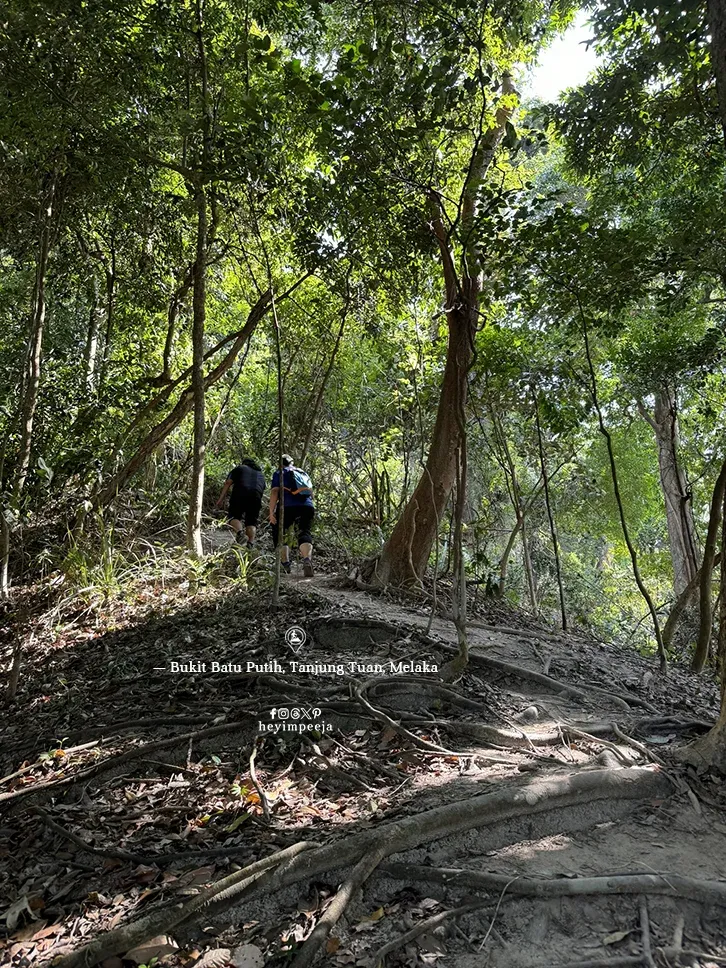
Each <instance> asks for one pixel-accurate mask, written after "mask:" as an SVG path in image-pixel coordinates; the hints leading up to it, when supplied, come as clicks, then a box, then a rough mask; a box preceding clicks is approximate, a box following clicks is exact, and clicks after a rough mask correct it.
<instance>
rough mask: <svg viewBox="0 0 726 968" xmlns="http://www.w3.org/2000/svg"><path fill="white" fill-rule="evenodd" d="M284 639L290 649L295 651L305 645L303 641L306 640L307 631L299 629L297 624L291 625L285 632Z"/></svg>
mask: <svg viewBox="0 0 726 968" xmlns="http://www.w3.org/2000/svg"><path fill="white" fill-rule="evenodd" d="M285 641H286V642H287V644H288V645H289V646H290V648H291V649H294V650H295V651H296V652H297V651H298V650H299V649H301V648H302V647H303V646H304V645H305V642H306V641H307V633H306V631H305V629H301V628H300V626H299V625H292V626H290V628H289V629H288V630H287V632H285Z"/></svg>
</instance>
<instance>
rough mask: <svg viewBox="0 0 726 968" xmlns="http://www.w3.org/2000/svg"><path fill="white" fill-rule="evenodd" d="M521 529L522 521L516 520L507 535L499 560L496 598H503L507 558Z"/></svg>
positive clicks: (507, 567)
mask: <svg viewBox="0 0 726 968" xmlns="http://www.w3.org/2000/svg"><path fill="white" fill-rule="evenodd" d="M521 527H522V519H521V518H517V520H516V523H515V525H514V527H513V528H512V530H511V531H510V533H509V538H508V539H507V544H506V547H505V548H504V551H503V552H502V557H501V558H500V559H499V584H498V586H497V595H496V597H497V598H504V592H505V589H506V585H507V571H508V569H509V558H510V556H511V554H512V548H514V542H515V541H516V540H517V535H518V534H519V531H520V529H521Z"/></svg>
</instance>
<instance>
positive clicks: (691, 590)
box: [663, 552, 721, 651]
mask: <svg viewBox="0 0 726 968" xmlns="http://www.w3.org/2000/svg"><path fill="white" fill-rule="evenodd" d="M720 561H721V554H720V552H719V554H717V555H716V557H715V558H714V560H713V567H714V568H716V567H717V565H718V564H719V562H720ZM700 586H701V569H700V568H699V569H698V571H697V572H696V574H695V575H694V576H693V578H692V579H691V581H690V583H689V584H688V585H687V587H686V588H684V589H683V591H682V592H681V594H680V595H679V596H678V598H677V599H676V600H675V602H674V603H673V606H672V608H671V610H670V612H669V613H668V620H667V622H666V623H665V625H664V626H663V645H664V646H665V648H666V651H668V650H669V649H670V648H671V646H672V644H673V636H674V635H675V631H676V629H677V628H678V623H679V622H680V620H681V616H682V615H683V613H684V612H685V611H686V609H687V608H688V606H689V605H690V604H691V602H692V601H693V599H694V598H695V595H696V592H697V591H698V590H699V588H700Z"/></svg>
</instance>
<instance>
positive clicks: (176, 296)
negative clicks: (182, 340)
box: [158, 265, 194, 384]
mask: <svg viewBox="0 0 726 968" xmlns="http://www.w3.org/2000/svg"><path fill="white" fill-rule="evenodd" d="M193 282H194V266H193V265H192V266H190V267H189V269H187V271H186V273H185V275H184V278H183V280H182V282H181V285H180V286H178V288H176V289H175V290H174V292H173V293H172V296H171V300H170V302H169V312H168V315H167V326H166V339H165V340H164V357H163V363H162V371H161V376H160V377H159V378H158V382H159V383H161V384H163V383H171V356H172V351H173V349H174V337H175V336H176V327H177V320H178V318H179V310H180V309H181V307H182V305H183V304H184V300H185V298H186V296H187V293H188V292H189V290H190V289H191V287H192V284H193Z"/></svg>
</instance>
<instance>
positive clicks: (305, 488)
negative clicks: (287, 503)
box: [285, 467, 313, 497]
mask: <svg viewBox="0 0 726 968" xmlns="http://www.w3.org/2000/svg"><path fill="white" fill-rule="evenodd" d="M288 474H289V475H290V477H288V476H287V475H288ZM285 476H286V481H287V482H288V483H290V482H291V479H292V482H293V483H294V487H286V488H285V490H286V491H289V492H290V493H291V494H295V495H300V496H301V497H312V496H313V482H312V481H311V480H310V478H309V477H308V475H307V474H306V473H305V471H304V470H301V469H300V468H299V467H286V468H285Z"/></svg>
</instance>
